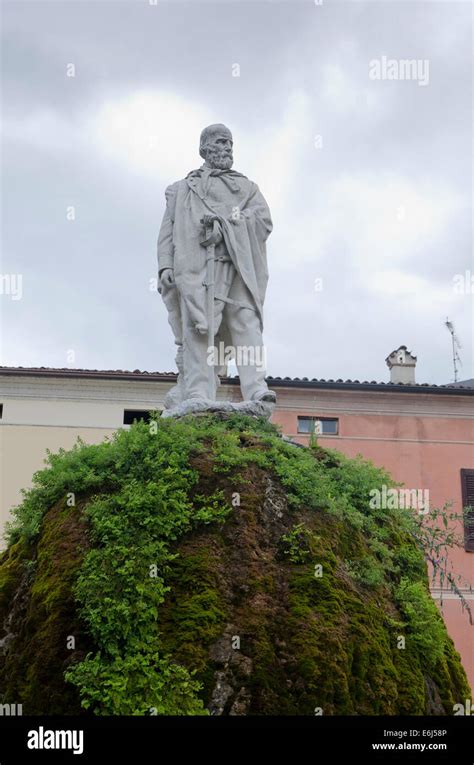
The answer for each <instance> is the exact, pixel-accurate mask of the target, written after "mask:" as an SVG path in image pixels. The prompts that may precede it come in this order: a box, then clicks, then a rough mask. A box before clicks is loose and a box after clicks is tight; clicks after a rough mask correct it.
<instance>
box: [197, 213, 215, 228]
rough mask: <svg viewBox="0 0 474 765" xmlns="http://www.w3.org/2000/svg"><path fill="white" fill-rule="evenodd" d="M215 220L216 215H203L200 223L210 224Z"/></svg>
mask: <svg viewBox="0 0 474 765" xmlns="http://www.w3.org/2000/svg"><path fill="white" fill-rule="evenodd" d="M215 220H219V219H218V217H217V215H203V216H202V218H201V223H202V224H203V226H206V227H207V226H212V224H213V223H214V221H215Z"/></svg>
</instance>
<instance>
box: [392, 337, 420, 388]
mask: <svg viewBox="0 0 474 765" xmlns="http://www.w3.org/2000/svg"><path fill="white" fill-rule="evenodd" d="M385 361H386V364H387V366H388V368H389V369H390V382H392V383H403V384H404V385H410V384H412V385H413V384H414V382H415V367H416V356H412V354H411V353H410V351H407V347H406V345H401V346H400V347H399V348H398V349H397V350H396V351H392V353H391V354H390V355H389V356H387V358H386V359H385Z"/></svg>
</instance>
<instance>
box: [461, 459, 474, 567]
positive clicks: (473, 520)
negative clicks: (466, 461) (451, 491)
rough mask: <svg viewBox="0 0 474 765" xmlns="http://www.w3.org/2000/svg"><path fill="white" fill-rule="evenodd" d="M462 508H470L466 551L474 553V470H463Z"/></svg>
mask: <svg viewBox="0 0 474 765" xmlns="http://www.w3.org/2000/svg"><path fill="white" fill-rule="evenodd" d="M461 491H462V506H463V508H465V507H468V508H470V509H469V510H468V512H467V515H466V516H465V517H464V549H465V550H466V552H474V470H468V469H467V468H461Z"/></svg>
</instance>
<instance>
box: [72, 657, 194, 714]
mask: <svg viewBox="0 0 474 765" xmlns="http://www.w3.org/2000/svg"><path fill="white" fill-rule="evenodd" d="M66 675H67V679H69V680H70V681H71V682H74V683H75V684H76V685H77V686H78V687H79V689H80V695H81V698H82V706H83V707H84V708H86V709H88V708H89V707H91V706H93V707H94V711H95V712H96V713H97V714H105V715H107V714H115V715H146V714H153V715H202V714H205V710H204V708H203V705H202V702H201V701H200V700H199V699H197V698H196V693H197V692H198V691H199V684H198V683H197V682H196V681H194V680H192V679H191V678H190V676H189V673H188V671H187V670H186V669H185V668H184V667H180V666H178V665H176V664H173V663H172V662H170V661H169V660H168V659H166V658H163V657H161V656H160V655H159V654H157V653H153V652H152V651H146V652H140V653H132V654H130V655H128V656H124V657H121V656H117V657H115V658H114V659H105V660H104V658H103V656H102V655H101V654H100V653H98V654H96V655H95V656H91V655H90V654H89V655H88V656H87V657H86V659H85V660H84V661H83V662H81V663H80V664H77V665H76V666H75V667H74V668H73V669H72V670H70V671H69V672H67V673H66Z"/></svg>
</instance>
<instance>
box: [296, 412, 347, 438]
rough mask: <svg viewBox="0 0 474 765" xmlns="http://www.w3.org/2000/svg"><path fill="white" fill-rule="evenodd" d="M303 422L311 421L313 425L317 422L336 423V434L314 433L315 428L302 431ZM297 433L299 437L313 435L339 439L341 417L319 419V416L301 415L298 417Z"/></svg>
mask: <svg viewBox="0 0 474 765" xmlns="http://www.w3.org/2000/svg"><path fill="white" fill-rule="evenodd" d="M301 420H310V421H311V422H312V423H315V422H321V423H323V422H335V423H336V432H335V433H324V431H322V432H321V433H316V434H315V433H314V426H313V428H312V429H310V430H300V422H301ZM296 432H297V434H298V435H299V436H311V435H314V434H315V435H317V436H328V437H337V436H339V434H340V430H339V417H318V416H317V415H306V414H301V415H297V417H296Z"/></svg>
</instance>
